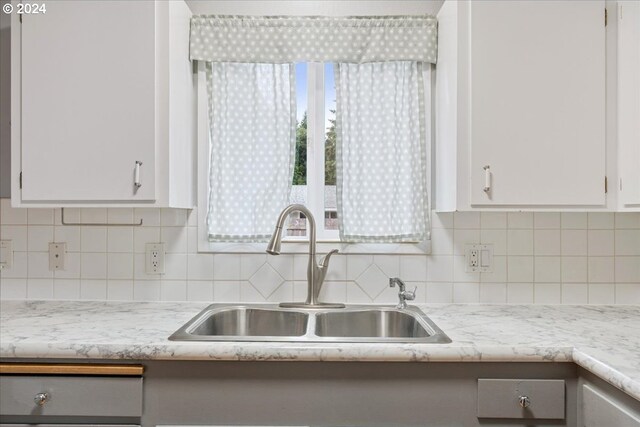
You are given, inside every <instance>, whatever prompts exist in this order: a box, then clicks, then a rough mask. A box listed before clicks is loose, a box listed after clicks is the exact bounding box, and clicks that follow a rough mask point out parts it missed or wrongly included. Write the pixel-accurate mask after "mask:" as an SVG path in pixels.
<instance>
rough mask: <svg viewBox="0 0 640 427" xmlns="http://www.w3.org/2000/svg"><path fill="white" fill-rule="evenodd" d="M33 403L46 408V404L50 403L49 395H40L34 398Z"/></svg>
mask: <svg viewBox="0 0 640 427" xmlns="http://www.w3.org/2000/svg"><path fill="white" fill-rule="evenodd" d="M33 401H34V402H36V405H38V406H44V404H45V403H47V402H48V401H49V393H38V394H36V397H34V398H33Z"/></svg>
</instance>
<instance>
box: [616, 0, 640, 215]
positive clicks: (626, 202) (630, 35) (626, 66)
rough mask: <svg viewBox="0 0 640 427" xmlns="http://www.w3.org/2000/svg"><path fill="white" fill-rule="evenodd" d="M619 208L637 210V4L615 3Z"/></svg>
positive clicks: (639, 24)
mask: <svg viewBox="0 0 640 427" xmlns="http://www.w3.org/2000/svg"><path fill="white" fill-rule="evenodd" d="M618 143H619V147H618V149H619V162H620V202H621V203H620V205H621V207H622V208H625V209H628V208H633V209H634V210H637V209H639V208H640V3H637V2H630V1H622V2H618Z"/></svg>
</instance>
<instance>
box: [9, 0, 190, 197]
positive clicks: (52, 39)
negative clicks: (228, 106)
mask: <svg viewBox="0 0 640 427" xmlns="http://www.w3.org/2000/svg"><path fill="white" fill-rule="evenodd" d="M46 6H47V9H46V14H30V15H20V17H21V19H19V18H18V15H17V14H14V15H13V16H12V22H11V31H12V40H11V43H12V46H11V55H12V97H11V102H12V116H11V119H12V125H11V131H12V146H11V148H12V149H11V152H12V202H13V205H14V206H23V207H42V206H99V205H107V206H114V205H124V206H135V205H139V206H161V207H181V208H191V207H193V205H194V187H195V186H194V179H195V175H194V168H193V159H194V153H195V90H194V79H193V72H192V65H191V62H190V61H189V57H188V49H189V25H190V18H191V12H190V10H189V8H188V6H187V5H186V4H185V3H184V2H183V1H171V2H165V1H149V0H145V1H95V2H78V1H56V2H51V3H47V5H46Z"/></svg>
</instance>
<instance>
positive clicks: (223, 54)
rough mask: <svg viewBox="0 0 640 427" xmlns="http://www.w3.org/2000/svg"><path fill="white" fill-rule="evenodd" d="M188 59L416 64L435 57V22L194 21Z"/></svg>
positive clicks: (226, 18)
mask: <svg viewBox="0 0 640 427" xmlns="http://www.w3.org/2000/svg"><path fill="white" fill-rule="evenodd" d="M190 56H191V60H198V61H208V62H245V63H246V62H249V63H251V62H253V63H272V64H273V63H275V64H282V63H292V62H340V63H366V62H385V61H416V62H426V63H434V64H435V62H436V58H437V20H436V18H435V17H434V16H431V15H419V16H416V15H411V16H359V17H325V16H205V15H200V16H195V17H193V18H191V37H190Z"/></svg>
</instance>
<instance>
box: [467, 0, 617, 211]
mask: <svg viewBox="0 0 640 427" xmlns="http://www.w3.org/2000/svg"><path fill="white" fill-rule="evenodd" d="M469 11H470V15H469V21H468V22H469V25H470V28H469V32H468V37H469V41H468V43H469V46H470V48H469V61H470V67H469V70H470V71H469V80H468V81H469V85H470V88H469V90H470V98H471V99H470V111H471V114H470V118H469V121H468V123H469V125H470V131H469V135H470V167H471V172H470V185H471V187H470V189H469V196H470V202H471V205H472V206H477V207H482V206H495V205H500V206H509V205H510V206H547V207H551V206H602V205H604V204H605V202H606V200H605V182H604V181H605V104H606V103H605V20H604V19H605V18H604V13H605V4H604V2H603V1H478V2H476V1H472V2H470V3H469Z"/></svg>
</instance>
